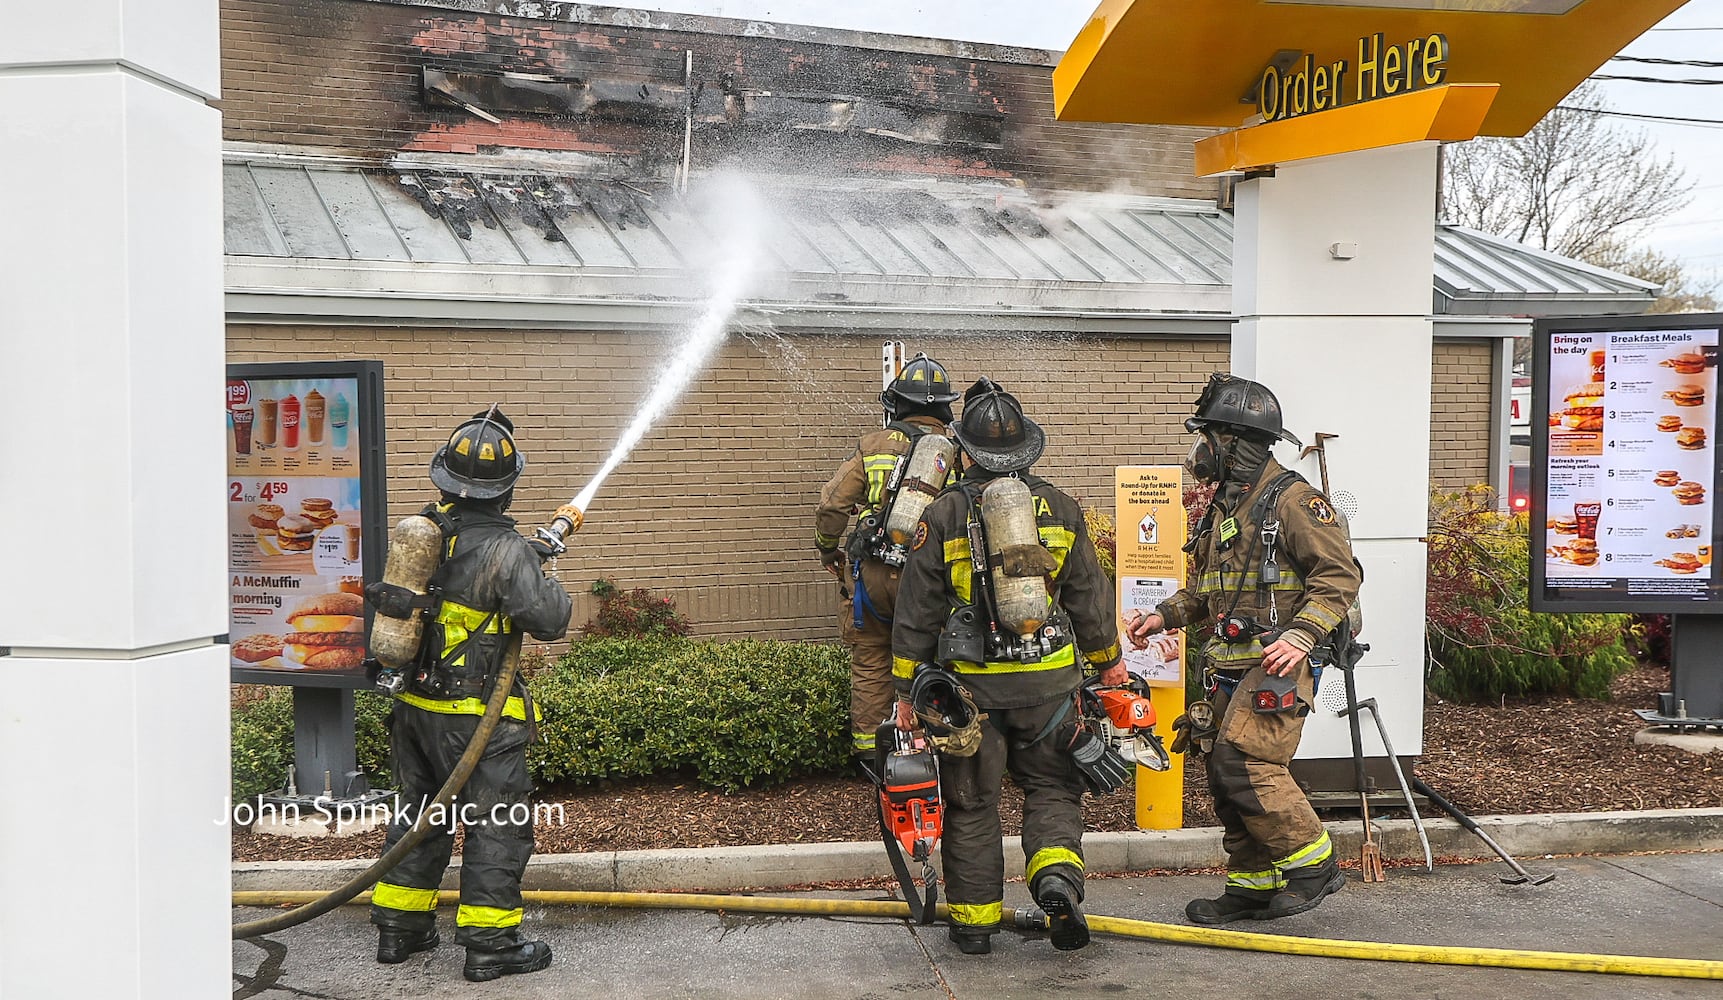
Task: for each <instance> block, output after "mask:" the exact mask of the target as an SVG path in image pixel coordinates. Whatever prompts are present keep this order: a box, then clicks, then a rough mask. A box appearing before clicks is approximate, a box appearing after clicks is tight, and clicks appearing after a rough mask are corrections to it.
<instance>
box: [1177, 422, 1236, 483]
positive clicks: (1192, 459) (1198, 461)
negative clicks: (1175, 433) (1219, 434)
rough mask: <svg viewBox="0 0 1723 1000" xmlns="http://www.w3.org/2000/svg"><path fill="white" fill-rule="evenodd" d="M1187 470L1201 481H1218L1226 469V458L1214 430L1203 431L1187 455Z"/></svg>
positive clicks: (1192, 443) (1193, 442)
mask: <svg viewBox="0 0 1723 1000" xmlns="http://www.w3.org/2000/svg"><path fill="white" fill-rule="evenodd" d="M1185 471H1186V472H1188V473H1190V474H1191V475H1192V476H1193V477H1195V478H1196V479H1197V480H1198V481H1199V482H1204V483H1218V482H1220V480H1221V476H1222V474H1224V473H1225V471H1226V460H1225V458H1224V457H1223V453H1222V451H1221V446H1220V441H1218V440H1217V439H1216V438H1215V436H1214V432H1213V431H1209V430H1206V429H1205V430H1203V431H1201V432H1200V433H1199V434H1198V436H1197V439H1196V440H1195V441H1192V442H1191V450H1190V454H1188V455H1186V456H1185Z"/></svg>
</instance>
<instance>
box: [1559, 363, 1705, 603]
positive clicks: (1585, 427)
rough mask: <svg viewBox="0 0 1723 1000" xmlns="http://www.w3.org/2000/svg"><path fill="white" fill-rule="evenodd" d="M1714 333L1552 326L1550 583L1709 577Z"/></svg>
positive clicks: (1627, 582) (1625, 582)
mask: <svg viewBox="0 0 1723 1000" xmlns="http://www.w3.org/2000/svg"><path fill="white" fill-rule="evenodd" d="M1717 341H1718V331H1716V330H1707V329H1669V330H1643V331H1631V332H1630V331H1622V332H1609V331H1598V332H1556V333H1553V334H1552V335H1551V337H1550V344H1549V350H1550V353H1549V383H1548V384H1549V385H1550V386H1551V394H1550V402H1551V406H1550V413H1549V432H1548V433H1549V437H1548V439H1547V440H1548V445H1549V447H1548V452H1547V453H1548V463H1547V468H1546V470H1545V473H1546V475H1545V491H1546V492H1545V498H1546V504H1545V508H1544V510H1545V521H1544V527H1545V531H1546V534H1545V539H1546V542H1545V559H1546V568H1545V576H1546V579H1548V580H1549V581H1551V582H1552V583H1553V584H1555V585H1557V586H1559V585H1560V581H1561V580H1562V579H1571V580H1574V581H1575V585H1579V581H1581V580H1600V581H1603V582H1605V583H1608V582H1610V581H1614V582H1615V583H1614V584H1613V585H1623V586H1625V587H1626V588H1627V590H1628V592H1629V593H1633V592H1634V588H1635V586H1636V585H1637V586H1640V587H1653V586H1659V585H1658V584H1656V583H1655V581H1658V580H1664V581H1674V580H1678V579H1698V580H1706V579H1709V577H1710V564H1711V545H1712V541H1713V540H1712V538H1711V535H1712V531H1713V525H1714V523H1715V518H1714V516H1713V514H1712V510H1711V497H1710V491H1711V488H1712V483H1713V482H1714V480H1715V478H1716V471H1715V453H1714V451H1713V448H1714V433H1715V428H1714V426H1713V424H1714V415H1715V413H1716V394H1717V347H1718V343H1717ZM1635 581H1642V582H1640V583H1638V584H1636V583H1635ZM1643 581H1650V582H1643ZM1661 586H1665V587H1667V586H1680V585H1679V584H1675V583H1666V584H1663V585H1661ZM1695 586H1698V585H1695ZM1646 592H1651V591H1646ZM1673 592H1683V593H1684V592H1686V591H1673Z"/></svg>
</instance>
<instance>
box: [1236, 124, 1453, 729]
mask: <svg viewBox="0 0 1723 1000" xmlns="http://www.w3.org/2000/svg"><path fill="white" fill-rule="evenodd" d="M1435 202H1436V144H1434V143H1428V142H1425V143H1415V144H1411V145H1404V146H1395V147H1391V148H1388V149H1379V150H1371V151H1368V152H1361V153H1347V154H1343V155H1338V156H1328V157H1321V158H1318V159H1314V160H1307V161H1303V162H1299V163H1293V164H1289V165H1284V166H1281V167H1278V168H1276V171H1275V174H1274V176H1272V177H1262V178H1258V179H1253V180H1247V181H1243V182H1241V183H1240V184H1239V186H1238V193H1237V201H1236V205H1237V220H1236V221H1237V225H1236V235H1235V241H1234V250H1233V253H1234V265H1233V297H1234V298H1233V309H1234V311H1235V312H1236V313H1237V315H1238V322H1237V325H1236V326H1235V328H1234V331H1233V341H1232V363H1233V371H1234V373H1235V374H1238V375H1241V376H1244V377H1246V378H1252V379H1256V380H1257V381H1260V382H1262V383H1264V384H1265V385H1267V386H1268V387H1269V388H1271V389H1273V390H1274V393H1275V395H1276V396H1278V397H1279V398H1280V402H1281V406H1282V407H1283V408H1284V410H1285V412H1286V419H1287V426H1288V428H1289V429H1290V430H1292V432H1293V433H1294V434H1297V435H1298V436H1299V437H1300V438H1301V439H1302V440H1303V441H1304V443H1305V444H1307V445H1309V444H1313V443H1314V442H1315V438H1316V433H1317V432H1318V431H1322V432H1326V433H1329V434H1338V435H1340V436H1339V437H1338V438H1337V439H1335V440H1333V441H1330V442H1329V443H1328V475H1329V482H1330V485H1331V488H1332V490H1333V492H1334V493H1336V494H1342V493H1350V494H1352V495H1353V496H1354V497H1356V499H1357V514H1356V516H1354V517H1353V518H1352V537H1353V540H1354V543H1355V548H1356V550H1357V553H1358V556H1359V559H1360V561H1361V562H1363V564H1364V590H1363V607H1364V633H1363V635H1362V638H1363V640H1364V641H1365V642H1368V643H1369V644H1370V647H1371V648H1370V652H1369V654H1367V655H1366V657H1365V659H1364V661H1363V664H1362V665H1361V667H1360V669H1359V670H1358V674H1357V679H1358V696H1359V697H1360V698H1369V697H1374V698H1376V700H1377V701H1378V703H1380V705H1381V706H1382V717H1383V719H1384V720H1385V721H1386V722H1387V723H1388V726H1389V733H1390V736H1391V737H1392V739H1393V742H1394V750H1395V752H1396V753H1398V754H1400V755H1403V756H1404V755H1412V754H1417V753H1421V752H1422V750H1423V739H1424V721H1423V719H1424V700H1423V679H1424V568H1425V553H1424V545H1423V543H1422V542H1421V541H1420V539H1421V538H1422V537H1423V536H1424V529H1425V519H1426V518H1425V515H1426V509H1427V506H1428V500H1427V492H1428V489H1429V480H1430V374H1431V371H1430V354H1431V349H1432V346H1433V345H1432V339H1431V337H1432V334H1431V323H1430V308H1431V305H1430V301H1431V300H1430V296H1431V291H1430V288H1431V285H1430V282H1431V273H1432V267H1433V262H1434V257H1435ZM1336 244H1339V245H1340V246H1338V247H1337V246H1335V245H1336ZM1276 452H1277V457H1279V458H1280V460H1281V462H1282V463H1283V464H1286V465H1288V466H1289V467H1291V468H1296V469H1298V470H1299V471H1300V472H1303V473H1304V475H1305V477H1306V478H1307V479H1309V480H1310V481H1311V482H1312V483H1317V484H1320V478H1319V472H1318V466H1317V461H1316V457H1315V456H1314V455H1313V456H1311V457H1310V458H1309V459H1307V460H1305V461H1303V462H1294V461H1293V460H1294V459H1296V458H1297V449H1294V448H1292V447H1291V446H1290V445H1281V446H1279V447H1278V448H1277V449H1276ZM1330 680H1332V681H1333V682H1334V683H1335V684H1339V683H1340V679H1339V678H1338V677H1333V678H1330V677H1326V676H1325V677H1324V678H1323V684H1324V686H1325V687H1326V685H1327V684H1328V683H1329V682H1330ZM1363 723H1364V731H1365V733H1366V739H1365V752H1366V753H1371V754H1380V753H1381V752H1382V751H1381V749H1380V747H1381V741H1380V740H1379V739H1378V738H1377V737H1376V736H1375V734H1374V729H1375V727H1374V726H1373V725H1372V724H1371V723H1370V721H1369V719H1367V718H1366V719H1364V720H1363ZM1351 753H1352V750H1351V739H1350V737H1349V735H1348V733H1347V726H1346V723H1345V721H1344V720H1342V719H1338V718H1336V717H1335V716H1334V714H1333V713H1332V712H1328V711H1322V710H1318V711H1317V712H1315V713H1313V714H1312V715H1311V717H1310V719H1309V720H1308V721H1307V722H1306V724H1305V727H1304V742H1303V743H1302V745H1301V746H1300V748H1299V757H1300V758H1303V759H1313V758H1330V757H1350V756H1351Z"/></svg>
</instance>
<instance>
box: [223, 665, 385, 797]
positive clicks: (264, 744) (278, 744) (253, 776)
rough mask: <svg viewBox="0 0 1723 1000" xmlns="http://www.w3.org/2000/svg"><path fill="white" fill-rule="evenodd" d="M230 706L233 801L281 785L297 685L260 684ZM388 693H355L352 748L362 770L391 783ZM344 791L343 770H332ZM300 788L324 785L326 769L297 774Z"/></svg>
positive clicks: (371, 777)
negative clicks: (308, 773) (268, 685)
mask: <svg viewBox="0 0 1723 1000" xmlns="http://www.w3.org/2000/svg"><path fill="white" fill-rule="evenodd" d="M233 702H234V704H233V710H232V733H233V735H232V741H233V801H235V802H241V801H244V800H246V799H250V798H254V797H256V796H258V795H265V794H268V793H270V792H275V791H279V790H280V789H281V787H282V785H283V784H284V783H285V782H286V780H287V766H288V765H289V764H291V763H292V762H293V689H292V688H287V687H261V686H259V687H256V688H251V687H250V686H248V690H246V691H244V692H242V693H236V695H235V697H234V699H233ZM389 704H390V702H389V699H387V698H385V697H383V696H382V695H379V694H376V693H375V692H371V691H359V692H356V693H355V694H354V701H353V716H354V750H355V753H356V754H357V760H358V766H359V770H361V771H363V772H365V776H366V778H368V779H369V780H370V781H371V783H372V784H373V785H380V786H387V785H388V784H389V781H390V765H389V722H388V720H389ZM331 777H332V778H333V779H334V781H335V782H336V791H337V793H339V792H340V791H341V787H340V783H341V780H342V776H341V775H332V776H331ZM298 784H299V790H300V792H302V793H305V794H315V793H317V792H321V791H322V790H323V776H322V775H320V774H319V775H315V776H312V775H305V774H301V775H299V777H298Z"/></svg>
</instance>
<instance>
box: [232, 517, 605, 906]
mask: <svg viewBox="0 0 1723 1000" xmlns="http://www.w3.org/2000/svg"><path fill="white" fill-rule="evenodd" d="M581 521H582V516H581V512H580V510H579V509H578V508H575V507H573V506H565V507H561V508H558V510H557V512H556V516H555V517H554V518H553V519H552V520H551V523H550V526H549V527H545V528H540V529H538V532H537V534H536V536H535V537H536V538H538V539H542V540H543V541H544V542H545V543H546V544H547V545H548V546H549V548H550V551H551V552H553V553H556V552H561V551H562V548H563V541H564V540H565V539H566V538H567V537H568V536H569V535H570V534H573V533H574V532H575V531H576V530H578V529H579V528H580V525H581ZM520 647H521V634H520V633H519V632H515V633H512V634H510V635H509V637H508V644H507V645H506V646H505V647H504V649H503V662H502V668H501V669H500V670H499V671H498V672H497V682H496V688H495V689H494V690H493V691H492V692H491V697H490V700H489V701H488V702H486V703H485V714H484V715H483V716H481V717H480V718H479V724H478V726H477V728H475V729H474V730H473V738H472V739H471V740H469V741H468V742H467V749H466V750H465V751H464V752H462V754H461V759H460V760H458V761H456V762H455V767H454V770H452V771H450V772H449V780H447V781H445V782H443V787H442V788H440V789H438V790H437V795H436V798H434V799H432V800H431V802H430V803H429V804H428V805H427V806H426V807H425V808H424V809H421V810H420V811H419V817H418V819H416V820H415V821H414V822H413V826H412V828H411V829H409V830H408V831H407V832H406V833H405V834H403V835H402V836H401V839H400V840H398V841H396V842H395V846H394V847H391V848H389V849H388V850H387V851H385V852H383V856H382V857H380V858H378V859H377V860H376V861H375V862H373V863H372V864H371V866H370V867H369V868H367V869H365V870H364V871H363V872H360V873H359V874H358V875H356V876H354V877H353V878H352V879H351V880H350V881H348V882H347V883H346V884H344V885H342V886H340V887H339V888H337V889H334V890H332V891H330V892H328V893H326V894H323V895H318V894H315V893H313V894H311V896H312V898H310V899H306V900H300V902H303V903H304V904H305V905H303V906H299V907H296V908H294V909H292V910H289V911H287V912H286V913H280V914H276V915H275V916H273V917H265V918H263V919H261V920H253V921H249V922H247V923H243V924H235V925H234V927H233V936H234V939H235V940H238V939H241V938H254V937H262V936H263V935H265V934H272V933H274V932H275V931H281V930H286V929H287V928H289V927H296V926H298V925H299V924H302V923H304V922H306V921H307V920H313V919H315V918H317V917H320V916H322V915H323V914H325V913H328V912H329V911H330V910H333V909H335V908H336V907H338V906H340V905H342V904H344V903H348V902H351V901H352V900H353V899H354V898H355V897H357V896H358V895H359V894H360V893H362V892H364V891H365V890H366V889H368V888H370V887H371V886H372V885H374V884H376V882H377V880H378V879H380V878H382V877H383V876H384V875H387V874H388V873H389V872H390V871H391V870H393V869H394V867H395V866H396V865H398V864H400V863H401V861H402V860H404V859H405V858H406V857H407V855H408V854H409V853H411V852H412V850H413V848H415V847H418V846H419V843H420V842H421V841H423V840H424V839H425V838H426V837H428V836H430V835H431V833H432V831H433V828H434V826H435V824H433V823H432V822H431V817H432V816H436V815H442V814H444V813H445V812H446V810H447V809H448V807H449V804H450V803H452V802H453V801H454V799H455V796H457V795H459V794H460V793H461V789H462V788H464V787H466V784H467V779H468V778H471V777H472V776H473V769H474V768H476V767H478V764H479V758H480V757H482V756H484V753H485V748H486V747H487V746H489V745H490V742H491V734H492V733H493V732H495V731H496V728H497V723H498V722H500V721H501V720H502V717H503V707H504V706H505V705H506V704H507V703H508V699H509V694H510V692H511V691H513V690H514V683H515V677H516V675H518V674H519V672H520Z"/></svg>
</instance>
